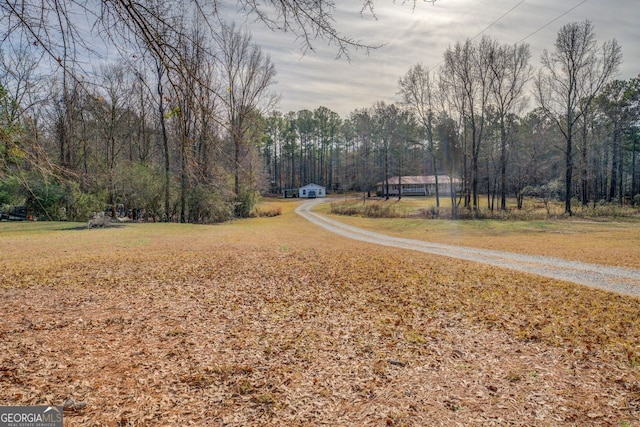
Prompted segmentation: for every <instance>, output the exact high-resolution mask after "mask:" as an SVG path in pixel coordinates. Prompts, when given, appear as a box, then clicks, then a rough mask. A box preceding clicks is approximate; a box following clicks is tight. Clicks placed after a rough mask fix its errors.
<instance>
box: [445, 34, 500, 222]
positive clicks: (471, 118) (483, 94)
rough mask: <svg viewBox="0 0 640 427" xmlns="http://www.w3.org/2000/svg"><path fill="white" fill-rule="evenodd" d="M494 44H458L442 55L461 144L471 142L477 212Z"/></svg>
mask: <svg viewBox="0 0 640 427" xmlns="http://www.w3.org/2000/svg"><path fill="white" fill-rule="evenodd" d="M496 45H497V42H495V41H493V40H491V39H490V38H488V37H483V38H482V39H481V40H480V42H478V43H473V42H472V41H471V40H467V41H466V42H465V43H464V44H462V43H460V42H458V43H456V44H455V45H454V46H453V47H449V48H448V49H447V50H446V51H445V53H444V65H443V68H442V81H443V83H444V86H445V90H446V91H448V92H449V95H448V96H449V97H450V99H451V100H452V104H453V105H455V107H456V109H457V112H458V114H459V115H460V118H461V121H462V123H463V130H464V133H465V135H464V137H463V139H464V142H465V143H466V139H467V138H468V137H469V138H470V142H471V146H470V147H468V148H469V157H470V159H471V177H470V180H471V188H470V190H471V197H472V200H473V209H474V210H477V209H478V167H479V155H480V148H481V146H482V142H483V138H484V135H485V131H486V130H485V125H486V112H487V106H488V105H489V101H490V94H491V91H490V88H491V86H492V80H493V78H494V76H493V74H492V73H491V62H492V60H493V58H492V56H491V53H492V52H494V51H495V48H496ZM467 132H468V133H470V135H468V133H467ZM465 170H466V167H465ZM465 180H467V181H468V180H469V178H468V177H465ZM467 199H468V196H467ZM465 206H466V207H471V206H470V204H469V201H468V200H465Z"/></svg>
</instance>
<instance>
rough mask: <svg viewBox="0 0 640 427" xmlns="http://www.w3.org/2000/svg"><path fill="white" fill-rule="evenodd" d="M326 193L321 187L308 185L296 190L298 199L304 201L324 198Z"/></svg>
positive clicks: (312, 184)
mask: <svg viewBox="0 0 640 427" xmlns="http://www.w3.org/2000/svg"><path fill="white" fill-rule="evenodd" d="M326 195H327V191H326V189H325V187H323V186H322V185H318V184H314V183H310V184H307V185H305V186H304V187H300V188H299V189H298V197H303V198H305V199H315V198H316V197H326Z"/></svg>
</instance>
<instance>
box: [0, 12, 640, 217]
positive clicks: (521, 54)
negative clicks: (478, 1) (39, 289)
mask: <svg viewBox="0 0 640 427" xmlns="http://www.w3.org/2000/svg"><path fill="white" fill-rule="evenodd" d="M320 3H322V4H321V5H315V3H314V4H307V3H305V2H303V3H302V4H301V3H299V2H289V1H285V2H268V7H269V8H271V9H270V11H272V12H274V13H275V15H273V16H272V15H271V14H268V13H265V12H264V10H262V9H261V8H260V7H259V6H258V5H257V4H256V3H255V2H251V1H243V2H240V5H241V7H242V8H243V9H242V10H243V11H244V12H245V13H247V14H248V15H250V16H254V17H257V19H260V20H262V21H263V22H264V23H265V24H266V25H268V26H270V27H273V28H282V25H284V26H285V28H288V29H290V30H292V31H297V34H299V36H300V37H301V38H302V39H303V40H306V41H307V43H310V42H311V41H312V40H313V38H314V37H316V36H320V37H325V38H327V39H328V40H329V41H331V42H333V43H334V44H335V45H336V47H337V50H338V51H339V53H340V54H345V55H346V54H348V50H349V49H350V48H356V49H357V48H362V49H367V48H368V47H367V46H366V45H362V44H359V43H357V42H354V41H352V40H351V39H349V38H348V37H345V36H342V35H341V34H339V33H337V32H335V31H334V29H333V27H332V26H331V10H333V9H332V8H330V7H329V8H323V6H326V5H325V4H324V3H325V2H320ZM216 5H217V3H216V2H215V1H214V2H212V3H207V4H202V3H200V2H197V1H192V2H185V3H180V4H176V3H174V2H164V1H150V2H144V7H143V6H141V5H138V6H132V5H131V4H129V3H128V2H119V1H116V2H102V3H101V7H100V6H96V8H95V10H94V9H91V7H90V6H87V5H86V4H84V3H82V4H78V3H77V2H74V1H65V0H58V1H54V2H50V3H46V4H45V3H42V4H36V3H33V4H32V3H29V2H26V3H25V4H24V5H23V7H18V6H17V3H10V2H9V3H5V4H3V5H2V6H0V11H1V16H0V22H2V23H3V26H2V27H3V28H6V29H7V30H5V32H4V33H3V34H2V44H1V45H0V48H1V54H2V55H1V56H2V66H1V69H0V79H1V80H0V210H2V209H7V208H8V207H10V206H16V205H26V207H27V210H28V212H29V215H31V216H33V217H37V218H39V219H50V220H55V219H77V220H85V219H87V218H88V217H90V216H91V215H92V214H93V213H94V212H101V211H104V210H105V209H107V210H110V211H111V212H112V215H114V216H115V215H129V216H131V217H132V218H134V219H138V218H139V217H141V218H142V217H143V218H146V219H151V220H165V221H179V222H197V223H199V222H219V221H224V220H227V219H230V218H232V217H244V216H248V215H250V214H251V212H252V209H253V207H254V205H255V203H256V200H257V199H258V197H259V195H260V194H265V193H273V194H281V192H282V190H284V189H287V188H294V187H298V186H301V185H305V184H308V183H309V182H315V183H317V184H320V185H323V186H325V187H326V188H327V190H328V191H330V192H346V191H361V192H365V193H367V194H371V193H372V192H374V191H375V184H376V183H377V182H380V181H383V180H385V179H387V178H388V177H391V176H397V175H400V176H402V175H436V176H437V175H440V174H445V175H449V176H453V177H457V178H460V179H462V181H463V190H462V193H461V194H458V195H454V202H455V203H454V205H455V206H456V207H460V208H466V209H469V210H476V209H479V206H478V198H479V197H481V195H485V196H486V197H487V199H488V200H489V206H490V209H506V202H505V200H506V198H507V197H516V198H517V199H518V201H519V204H518V206H519V207H520V206H521V201H522V198H523V197H525V196H535V197H540V198H547V199H548V198H557V199H561V200H564V201H565V206H566V213H567V214H571V213H572V203H573V204H574V205H575V204H576V203H581V204H583V205H587V204H596V203H634V204H640V171H639V170H638V169H640V168H639V167H638V162H639V160H638V154H637V152H638V150H639V148H640V147H639V144H638V142H639V141H638V140H639V139H640V129H639V126H640V125H639V123H638V116H639V111H638V110H639V108H640V78H635V79H631V80H628V81H622V80H614V78H615V73H616V71H617V68H618V65H619V64H620V62H621V60H622V56H621V50H620V46H619V45H618V44H617V42H616V41H615V40H614V41H606V42H603V43H599V42H598V41H597V40H596V39H595V36H594V28H593V25H592V24H591V23H590V22H588V21H587V22H577V23H572V24H567V25H565V26H564V27H562V29H561V30H560V31H559V32H558V36H557V39H556V41H555V44H554V45H553V46H552V48H551V49H550V50H549V51H545V53H544V55H543V58H542V67H541V68H540V69H539V70H534V69H533V68H532V67H531V65H530V64H529V62H530V56H531V55H530V53H529V47H528V46H527V45H526V44H518V45H516V46H513V45H507V44H502V43H500V42H499V41H497V40H493V39H490V38H488V37H484V38H481V39H479V40H477V41H471V40H467V41H464V42H462V41H459V42H456V43H455V44H453V45H452V46H451V47H450V48H449V49H447V50H446V51H445V52H443V59H444V60H443V62H442V65H441V67H439V68H438V69H429V68H427V67H426V66H424V65H422V64H420V62H419V61H420V59H421V58H416V61H417V63H416V65H415V66H413V67H412V68H411V69H410V70H408V71H407V74H406V75H405V76H402V77H401V78H400V79H399V81H398V90H399V93H400V94H401V95H402V102H398V103H397V104H390V103H386V102H382V101H380V102H377V103H376V104H375V105H373V106H369V107H364V108H361V109H358V110H356V111H353V112H352V113H351V114H349V116H348V117H340V116H339V115H338V114H337V113H335V112H333V111H332V110H331V109H330V108H329V107H324V106H320V107H318V108H316V109H315V110H313V111H311V110H302V111H297V112H293V111H292V112H287V113H283V112H280V111H278V110H277V109H276V108H277V96H276V95H275V94H274V93H273V92H272V85H273V84H274V83H275V77H276V69H275V67H274V64H273V63H272V62H271V60H270V58H269V57H268V56H267V55H265V54H264V53H263V51H262V49H261V48H260V46H258V45H257V44H256V43H255V42H254V41H253V40H252V38H251V35H250V34H248V33H247V32H245V31H244V30H242V29H241V28H239V27H237V26H235V25H234V24H232V23H225V22H224V21H223V20H222V17H221V16H220V14H219V13H218V10H217V8H216ZM371 5H372V3H371V2H370V1H367V2H364V6H365V7H366V6H371ZM307 12H309V13H311V12H312V13H311V14H309V13H307ZM78 13H83V14H84V15H88V16H91V17H93V22H92V23H91V24H92V25H93V27H92V28H93V29H92V30H91V31H90V36H91V37H92V39H91V40H89V39H87V38H86V37H87V36H86V35H84V36H83V33H82V31H81V30H80V29H79V28H78V26H77V25H75V24H73V22H74V18H75V17H76V15H77V14H78ZM274 16H275V18H274ZM283 23H284V24H283ZM287 26H289V27H287ZM95 40H100V42H101V43H102V42H104V43H105V44H109V45H111V46H115V47H117V49H118V52H119V53H120V59H119V60H117V61H114V62H112V63H109V64H107V65H102V66H100V67H98V68H97V70H93V71H92V72H89V71H88V70H87V66H86V64H83V62H82V58H81V57H80V56H81V52H83V51H89V50H90V48H89V47H88V46H89V45H93V44H95ZM550 44H551V43H550ZM50 70H53V71H52V72H51V71H50ZM382 195H383V196H384V194H382ZM437 196H438V195H437ZM438 197H439V196H438ZM438 200H439V198H438ZM438 204H439V203H438Z"/></svg>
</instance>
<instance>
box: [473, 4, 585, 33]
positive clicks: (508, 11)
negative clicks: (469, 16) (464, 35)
mask: <svg viewBox="0 0 640 427" xmlns="http://www.w3.org/2000/svg"><path fill="white" fill-rule="evenodd" d="M525 1H526V0H521V1H520V2H519V3H517V4H516V5H515V6H513V7H512V8H511V9H509V10H507V11H506V12H505V13H503V14H502V15H500V16H499V17H498V19H496V20H495V21H493V22H492V23H491V24H489V25H487V26H486V27H485V28H484V30H482V31H480V32H479V33H478V34H476V35H475V36H473V37H471V40H473V39H475V38H476V37H478V36H479V35H481V34H482V33H484V32H485V31H487V30H488V29H489V28H491V27H493V26H494V25H495V24H497V23H498V22H499V21H500V20H501V19H502V18H504V17H505V16H507V15H508V14H510V13H511V12H512V11H513V10H514V9H515V8H517V7H518V6H520V5H521V4H522V3H524V2H525ZM585 1H586V0H585Z"/></svg>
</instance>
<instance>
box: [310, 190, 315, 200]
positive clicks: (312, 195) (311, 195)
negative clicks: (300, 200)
mask: <svg viewBox="0 0 640 427" xmlns="http://www.w3.org/2000/svg"><path fill="white" fill-rule="evenodd" d="M309 198H310V199H315V198H316V190H309Z"/></svg>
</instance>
